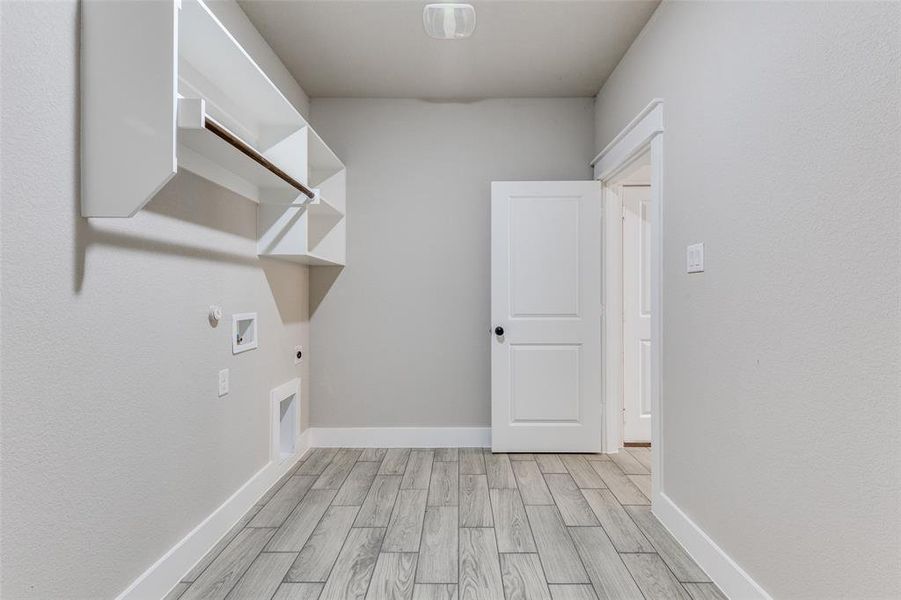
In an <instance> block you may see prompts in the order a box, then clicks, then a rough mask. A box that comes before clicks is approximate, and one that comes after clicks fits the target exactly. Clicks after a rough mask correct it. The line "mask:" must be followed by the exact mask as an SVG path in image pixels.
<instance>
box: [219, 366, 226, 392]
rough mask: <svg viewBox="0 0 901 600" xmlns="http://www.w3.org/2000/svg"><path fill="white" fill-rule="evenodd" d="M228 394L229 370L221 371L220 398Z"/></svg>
mask: <svg viewBox="0 0 901 600" xmlns="http://www.w3.org/2000/svg"><path fill="white" fill-rule="evenodd" d="M226 394H228V369H222V370H221V371H219V397H220V398H221V397H222V396H225V395H226Z"/></svg>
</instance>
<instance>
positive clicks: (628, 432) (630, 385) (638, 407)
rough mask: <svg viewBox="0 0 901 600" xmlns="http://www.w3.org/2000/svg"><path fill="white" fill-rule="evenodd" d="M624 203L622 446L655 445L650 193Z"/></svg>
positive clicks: (628, 189) (637, 192)
mask: <svg viewBox="0 0 901 600" xmlns="http://www.w3.org/2000/svg"><path fill="white" fill-rule="evenodd" d="M621 197H622V201H623V305H622V306H623V441H625V442H650V441H651V391H650V385H651V375H650V374H651V290H650V283H651V272H650V271H651V259H650V247H651V240H650V236H651V223H650V214H651V210H650V209H651V207H650V201H651V188H650V186H634V185H626V186H623V187H622V191H621Z"/></svg>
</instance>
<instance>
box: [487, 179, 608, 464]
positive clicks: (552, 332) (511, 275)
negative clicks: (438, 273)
mask: <svg viewBox="0 0 901 600" xmlns="http://www.w3.org/2000/svg"><path fill="white" fill-rule="evenodd" d="M491 265H492V305H491V314H492V330H494V328H495V327H502V328H503V330H504V333H503V335H496V334H495V333H494V332H493V331H492V332H491V334H490V335H491V343H492V351H491V362H492V446H493V448H494V449H495V450H496V451H523V452H541V451H559V452H565V451H573V452H588V451H595V450H598V449H599V448H600V442H601V428H600V425H601V404H600V402H601V398H600V367H601V365H600V331H601V329H600V186H599V184H598V183H597V182H591V181H575V182H495V183H493V184H492V255H491Z"/></svg>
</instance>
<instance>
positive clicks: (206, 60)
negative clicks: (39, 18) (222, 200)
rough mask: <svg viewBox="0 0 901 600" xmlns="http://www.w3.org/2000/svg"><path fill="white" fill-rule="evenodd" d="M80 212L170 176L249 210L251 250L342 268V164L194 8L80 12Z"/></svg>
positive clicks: (189, 3)
mask: <svg viewBox="0 0 901 600" xmlns="http://www.w3.org/2000/svg"><path fill="white" fill-rule="evenodd" d="M81 74H82V159H81V164H82V215H83V216H85V217H129V216H133V215H134V214H135V213H137V212H138V211H139V210H140V209H141V208H142V207H143V206H144V205H145V204H146V203H147V202H148V201H149V200H150V199H151V198H152V197H153V196H154V194H156V192H158V191H159V189H160V188H161V187H162V186H163V185H165V183H166V182H167V181H168V180H169V179H170V178H171V177H172V176H174V175H175V173H176V172H177V170H178V169H179V168H183V169H186V170H188V171H191V172H193V173H196V174H197V175H199V176H201V177H204V178H205V179H209V180H210V181H213V182H215V183H217V184H219V185H221V186H223V187H225V188H228V189H229V190H231V191H233V192H235V193H237V194H240V195H242V196H245V197H246V198H249V199H250V200H252V201H254V202H257V203H258V204H259V205H260V207H259V212H260V217H259V219H258V221H259V223H260V240H259V254H260V255H264V256H274V257H277V258H283V259H286V260H294V261H297V262H303V263H308V264H343V263H344V246H345V240H344V233H345V227H344V214H345V213H344V211H345V198H344V195H345V193H346V192H345V185H344V173H345V168H344V164H343V163H342V162H341V160H340V159H339V158H338V157H337V155H336V154H335V153H334V152H333V151H332V150H331V149H330V148H329V147H328V145H327V144H326V143H325V142H324V141H323V140H322V138H321V137H320V136H319V135H318V134H317V133H316V132H315V131H314V130H313V128H312V127H310V125H309V124H308V123H307V121H306V120H305V119H304V118H303V116H302V115H301V114H300V113H299V112H298V111H297V110H296V109H295V108H294V106H293V105H292V104H291V103H290V102H289V101H288V100H287V98H285V96H284V94H282V93H281V91H280V90H279V89H278V87H276V86H275V84H274V83H273V82H272V81H271V80H270V79H269V78H268V77H267V76H266V74H265V73H264V72H263V70H262V69H260V67H259V66H258V65H257V64H256V63H255V62H254V60H253V59H252V58H251V57H250V55H249V54H248V53H247V52H246V51H245V50H244V48H242V47H241V45H240V44H239V43H238V42H237V40H235V38H234V37H233V36H232V35H231V34H230V33H229V32H228V30H227V29H226V28H225V27H224V26H223V25H222V23H221V22H220V21H219V20H218V19H217V18H216V16H215V15H214V14H213V13H212V12H211V11H210V9H209V8H208V7H207V6H206V5H205V4H204V3H203V1H202V0H181V2H180V3H176V0H159V1H157V2H129V1H128V0H111V1H109V2H86V3H85V4H84V5H83V7H82V63H81Z"/></svg>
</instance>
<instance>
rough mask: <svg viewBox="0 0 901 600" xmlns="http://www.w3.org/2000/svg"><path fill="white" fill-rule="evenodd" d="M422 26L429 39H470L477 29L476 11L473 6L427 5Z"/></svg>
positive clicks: (423, 11) (423, 13) (423, 12)
mask: <svg viewBox="0 0 901 600" xmlns="http://www.w3.org/2000/svg"><path fill="white" fill-rule="evenodd" d="M422 24H423V25H424V26H425V32H426V33H427V34H428V35H429V37H432V38H435V39H437V40H460V39H463V38H468V37H469V36H471V35H472V32H473V31H475V28H476V9H475V8H473V7H472V5H471V4H427V5H426V7H425V8H424V9H423V10H422Z"/></svg>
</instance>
